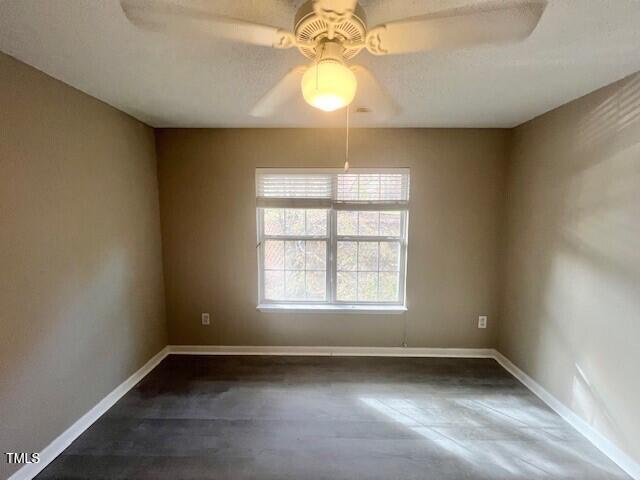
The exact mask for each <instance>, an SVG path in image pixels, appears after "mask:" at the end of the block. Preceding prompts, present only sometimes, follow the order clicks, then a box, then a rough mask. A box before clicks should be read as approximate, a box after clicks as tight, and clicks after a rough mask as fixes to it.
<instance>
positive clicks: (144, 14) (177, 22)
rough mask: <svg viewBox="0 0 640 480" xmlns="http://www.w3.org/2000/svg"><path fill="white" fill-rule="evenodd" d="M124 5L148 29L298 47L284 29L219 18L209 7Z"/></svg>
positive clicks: (134, 0)
mask: <svg viewBox="0 0 640 480" xmlns="http://www.w3.org/2000/svg"><path fill="white" fill-rule="evenodd" d="M120 6H121V7H122V10H123V12H124V14H125V15H126V17H127V19H128V20H129V21H130V22H131V23H133V24H134V25H136V26H137V27H140V28H145V29H148V30H153V31H162V32H169V33H179V34H183V35H188V36H193V35H199V36H201V37H202V36H205V37H207V36H208V37H215V38H225V39H228V40H235V41H238V42H243V43H249V44H252V45H262V46H265V47H275V48H289V47H292V46H293V45H294V44H295V38H294V36H293V34H292V33H290V32H287V31H285V30H282V29H280V28H276V27H271V26H268V25H260V24H258V23H253V22H247V21H245V20H239V19H237V18H232V17H226V16H224V15H217V14H215V13H212V12H211V11H208V10H207V9H206V8H198V7H196V6H189V5H183V4H180V3H177V2H175V1H171V0H121V1H120ZM205 6H206V4H205Z"/></svg>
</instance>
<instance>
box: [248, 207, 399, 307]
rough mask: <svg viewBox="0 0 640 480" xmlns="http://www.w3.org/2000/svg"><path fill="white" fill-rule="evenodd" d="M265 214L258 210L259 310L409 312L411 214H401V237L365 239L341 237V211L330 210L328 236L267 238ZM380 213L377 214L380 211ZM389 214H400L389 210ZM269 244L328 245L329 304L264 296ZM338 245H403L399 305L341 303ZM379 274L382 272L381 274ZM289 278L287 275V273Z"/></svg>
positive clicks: (327, 280)
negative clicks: (407, 281) (265, 258)
mask: <svg viewBox="0 0 640 480" xmlns="http://www.w3.org/2000/svg"><path fill="white" fill-rule="evenodd" d="M264 210H265V208H263V207H257V208H256V218H257V221H256V224H257V234H258V245H257V251H258V307H257V308H258V310H261V311H275V310H284V311H292V312H305V311H308V312H320V311H327V312H332V311H343V312H351V313H359V312H362V313H372V312H373V313H403V312H405V311H406V310H407V308H406V274H407V250H408V248H407V247H408V245H407V244H408V242H407V240H408V224H409V211H408V210H400V236H399V237H389V236H361V235H349V236H347V235H338V234H337V218H338V213H337V212H338V210H337V209H334V208H327V209H326V210H327V217H328V218H327V235H326V236H318V235H309V236H304V235H275V236H274V235H266V234H265V233H264ZM370 210H371V209H368V208H362V209H359V208H357V207H351V208H349V209H348V211H370ZM376 211H377V210H376ZM388 211H398V210H394V209H389V210H388ZM267 240H284V241H286V240H290V241H305V240H322V241H326V245H327V255H326V275H325V279H326V282H327V285H326V295H325V300H282V301H279V300H271V299H266V298H265V295H264V273H265V268H264V245H265V241H267ZM338 241H354V242H366V241H370V242H394V243H395V242H398V243H399V244H400V258H399V273H398V275H399V279H398V300H397V301H383V302H372V301H340V300H338V299H337V298H336V294H337V275H338V270H337V252H338ZM378 273H379V270H378ZM285 276H286V273H285Z"/></svg>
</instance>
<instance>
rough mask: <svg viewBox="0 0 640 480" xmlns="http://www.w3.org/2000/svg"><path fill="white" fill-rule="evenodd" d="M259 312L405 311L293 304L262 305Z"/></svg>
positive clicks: (399, 307) (390, 307) (396, 307)
mask: <svg viewBox="0 0 640 480" xmlns="http://www.w3.org/2000/svg"><path fill="white" fill-rule="evenodd" d="M256 309H257V310H259V311H261V312H290V313H363V314H381V315H384V314H387V315H400V314H403V313H405V312H406V311H407V307H405V306H403V305H301V304H295V303H264V304H260V305H258V306H257V307H256Z"/></svg>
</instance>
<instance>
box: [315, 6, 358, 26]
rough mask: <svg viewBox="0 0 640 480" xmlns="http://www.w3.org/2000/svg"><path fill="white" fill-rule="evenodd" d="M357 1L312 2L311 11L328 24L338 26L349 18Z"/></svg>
mask: <svg viewBox="0 0 640 480" xmlns="http://www.w3.org/2000/svg"><path fill="white" fill-rule="evenodd" d="M356 3H357V0H314V1H313V11H314V12H315V13H316V15H318V16H319V17H320V18H322V19H323V20H324V21H326V22H327V23H329V24H335V25H338V24H340V23H342V22H344V21H346V20H349V19H350V18H351V15H353V12H354V10H355V8H356Z"/></svg>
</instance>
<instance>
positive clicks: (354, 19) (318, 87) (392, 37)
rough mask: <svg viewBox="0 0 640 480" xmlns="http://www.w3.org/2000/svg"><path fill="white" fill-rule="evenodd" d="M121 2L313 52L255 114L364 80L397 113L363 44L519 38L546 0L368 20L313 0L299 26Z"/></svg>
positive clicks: (240, 37) (333, 95) (187, 23)
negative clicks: (358, 60)
mask: <svg viewBox="0 0 640 480" xmlns="http://www.w3.org/2000/svg"><path fill="white" fill-rule="evenodd" d="M120 4H121V6H122V10H123V11H124V13H125V15H126V16H127V18H128V19H129V21H131V22H132V23H133V24H134V25H136V26H139V27H143V28H147V29H151V30H160V31H169V32H177V33H182V34H200V35H202V34H204V35H207V36H210V37H217V38H224V39H228V40H234V41H238V42H244V43H249V44H252V45H259V46H264V47H273V48H277V49H286V48H294V47H295V48H297V49H298V50H299V51H300V53H301V54H302V55H304V56H305V57H307V58H308V59H309V60H311V62H310V63H309V64H307V65H300V66H298V67H295V68H293V69H292V70H290V71H289V72H288V73H287V74H286V75H285V76H284V77H283V78H282V79H281V80H280V81H279V82H278V83H277V84H276V85H275V86H274V87H273V88H272V89H271V90H270V91H269V92H267V93H266V95H264V96H263V97H262V99H260V101H259V102H258V103H257V104H256V105H255V106H254V108H253V109H252V110H251V115H253V116H258V117H262V116H268V115H271V114H273V113H275V112H277V111H278V109H279V108H281V107H282V106H283V105H284V104H285V103H286V102H287V101H288V100H289V99H290V98H291V97H292V96H293V95H295V94H296V92H298V91H299V90H298V89H301V90H302V96H303V97H304V99H305V101H306V102H307V103H309V104H310V105H312V106H314V107H316V108H319V109H321V110H324V111H333V110H337V109H339V108H343V107H345V106H347V105H349V104H350V103H351V102H352V101H353V99H354V97H355V94H356V90H357V88H358V84H360V86H361V87H364V88H365V89H367V90H368V91H369V94H370V95H369V97H370V99H371V101H372V102H373V105H372V108H371V110H372V111H373V113H374V114H375V115H376V116H378V117H379V118H385V117H388V116H390V115H393V114H394V113H395V110H396V107H395V104H394V102H393V100H392V99H391V98H390V97H389V96H388V95H387V94H386V92H385V91H384V89H383V88H382V87H381V85H380V84H379V83H378V81H377V80H376V78H375V77H374V76H373V74H372V73H371V72H370V71H369V70H368V69H366V68H365V67H363V66H361V65H351V66H349V65H348V61H350V60H351V59H353V58H354V57H355V56H356V55H358V54H359V53H360V52H361V51H362V50H367V51H368V52H369V53H371V54H373V55H395V54H403V53H410V52H419V51H430V50H436V49H455V48H468V47H474V46H477V45H486V44H504V43H512V42H517V41H521V40H524V39H525V38H527V37H528V36H529V35H530V34H531V33H532V32H533V30H534V29H535V27H536V26H537V24H538V21H539V20H540V17H541V16H542V12H543V11H544V8H545V6H546V1H545V0H501V1H498V2H496V1H493V2H491V3H485V4H482V5H477V4H476V5H474V6H470V7H466V8H458V9H453V10H448V11H444V12H437V13H435V14H427V15H420V16H415V17H410V18H405V19H402V20H394V21H391V22H387V23H384V24H381V25H377V26H375V27H373V28H368V26H367V20H366V15H365V12H364V10H363V8H362V7H361V6H360V5H359V4H358V2H357V0H309V1H307V2H305V3H304V4H303V5H302V6H301V7H300V8H299V9H298V11H297V13H296V16H295V19H294V27H293V31H288V30H284V29H281V28H276V27H271V26H267V25H261V24H257V23H252V22H248V21H245V20H240V19H236V18H232V17H228V16H224V15H217V14H214V13H212V12H211V11H209V10H208V9H206V8H198V7H197V6H195V4H194V3H193V1H185V0H121V1H120Z"/></svg>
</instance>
